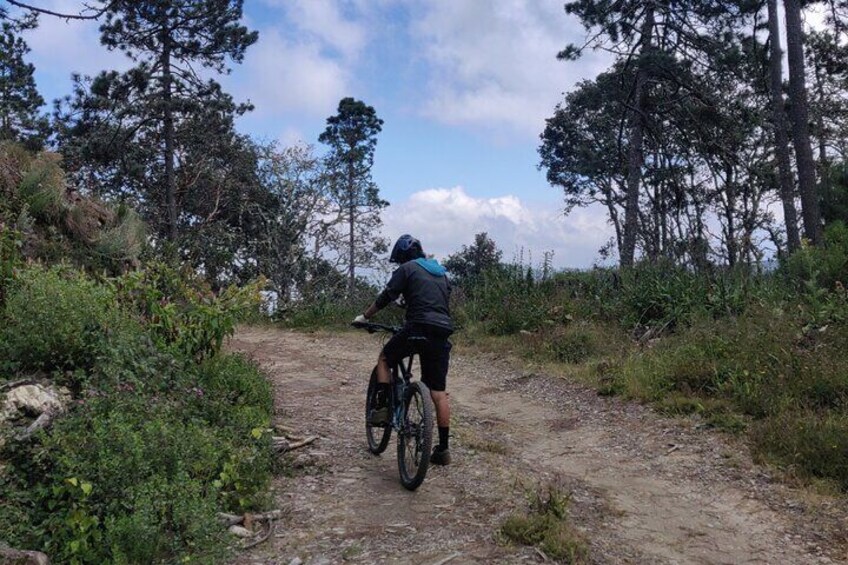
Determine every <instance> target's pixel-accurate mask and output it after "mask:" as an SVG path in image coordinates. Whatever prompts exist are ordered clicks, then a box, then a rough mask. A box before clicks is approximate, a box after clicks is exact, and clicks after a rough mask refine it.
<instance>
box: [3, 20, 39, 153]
mask: <svg viewBox="0 0 848 565" xmlns="http://www.w3.org/2000/svg"><path fill="white" fill-rule="evenodd" d="M18 29H19V26H16V25H15V24H13V23H12V22H9V21H4V22H2V27H0V140H6V141H18V142H21V143H24V144H25V145H27V146H29V147H30V148H32V149H38V148H40V147H41V145H42V144H43V142H44V140H45V138H46V132H47V120H46V118H45V117H44V116H42V115H41V114H40V113H39V109H40V108H41V107H42V106H43V105H44V99H43V98H42V97H41V95H40V94H39V93H38V89H37V88H36V85H35V78H34V77H33V74H34V72H35V67H34V66H33V65H32V64H31V63H27V62H26V61H25V60H24V57H25V56H26V54H27V53H29V47H28V46H27V44H26V42H25V41H24V40H23V39H22V38H21V37H20V36H19V35H18Z"/></svg>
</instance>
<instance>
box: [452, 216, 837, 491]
mask: <svg viewBox="0 0 848 565" xmlns="http://www.w3.org/2000/svg"><path fill="white" fill-rule="evenodd" d="M834 233H835V234H836V235H833V234H834ZM831 235H832V237H837V236H838V237H837V239H836V240H835V241H834V242H831V245H832V246H836V248H835V249H833V250H828V249H816V250H809V251H805V252H803V253H805V254H809V255H810V256H809V257H807V256H806V255H803V256H802V255H799V256H798V257H797V258H793V261H792V262H791V263H790V264H789V265H788V266H787V267H786V269H784V270H781V271H778V272H777V273H772V274H768V275H761V276H755V275H745V274H741V273H737V272H729V273H717V274H712V275H702V274H695V273H691V272H687V271H681V270H680V269H677V268H675V267H673V266H665V267H664V266H640V267H637V268H636V269H634V270H633V271H630V272H628V273H624V274H616V273H613V272H611V271H593V272H584V273H562V274H559V275H556V276H555V277H553V278H552V279H550V280H547V281H542V282H536V283H531V282H528V280H527V279H526V278H521V279H514V280H511V281H510V280H498V281H497V284H493V283H492V282H491V281H489V283H487V284H488V286H486V287H485V288H484V289H483V290H482V291H476V290H472V291H470V292H466V293H463V295H464V298H463V300H464V302H462V303H459V304H457V305H456V306H455V309H458V315H457V317H458V318H460V319H463V320H464V321H465V322H464V323H465V328H464V330H463V331H462V332H460V333H459V334H458V335H457V336H456V339H455V341H456V342H457V343H458V344H459V345H460V346H461V347H465V348H471V349H474V350H476V351H483V352H487V353H489V354H492V355H496V356H503V355H515V356H517V357H520V358H522V359H524V360H525V361H527V362H528V363H530V364H533V365H534V368H533V370H539V369H540V370H542V371H545V372H548V373H549V374H555V375H560V376H563V377H565V378H571V379H576V380H579V381H581V382H584V383H587V384H589V385H591V386H594V387H596V389H597V391H598V393H599V394H601V395H606V396H613V395H619V396H622V397H624V398H627V399H632V400H636V401H639V402H644V403H648V404H651V405H653V406H654V407H655V408H656V409H657V411H658V412H660V413H661V414H664V415H667V416H670V417H684V418H694V419H696V420H698V421H700V422H703V423H705V424H707V425H708V426H710V427H713V428H715V429H718V430H721V431H723V432H727V433H731V434H734V435H738V436H739V437H740V438H742V439H743V440H744V441H747V442H748V443H749V444H750V445H751V447H752V450H753V452H754V454H755V456H756V457H758V458H759V459H760V460H762V461H765V462H768V463H769V464H771V465H773V466H776V467H779V468H781V469H783V470H785V472H786V473H788V474H791V475H792V476H793V477H798V478H803V477H805V478H806V479H807V480H809V481H811V482H815V481H831V482H833V483H834V484H837V485H840V488H842V490H843V491H844V492H848V463H846V461H845V456H844V454H845V453H847V452H848V449H846V448H845V447H844V443H843V441H842V439H841V438H842V437H843V436H848V434H845V433H844V432H845V430H846V428H845V426H846V424H845V422H846V421H848V291H846V290H845V288H844V286H843V285H842V284H840V283H839V282H838V281H840V280H848V266H846V265H848V262H846V261H843V260H842V258H843V256H848V253H845V252H843V251H842V250H840V249H839V246H841V245H843V244H844V246H845V247H848V232H846V230H844V229H841V228H840V229H836V230H831ZM817 268H821V269H824V271H822V272H819V271H817ZM840 269H842V270H840ZM843 271H844V272H843ZM822 281H824V282H822ZM834 281H837V282H834ZM822 285H824V286H822ZM828 285H830V286H828ZM499 293H500V294H499ZM519 320H523V321H520V322H519Z"/></svg>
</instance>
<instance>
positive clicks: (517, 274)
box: [464, 266, 552, 335]
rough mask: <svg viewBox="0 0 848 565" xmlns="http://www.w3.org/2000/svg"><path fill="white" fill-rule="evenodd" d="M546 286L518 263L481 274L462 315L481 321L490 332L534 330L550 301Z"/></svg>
mask: <svg viewBox="0 0 848 565" xmlns="http://www.w3.org/2000/svg"><path fill="white" fill-rule="evenodd" d="M549 296H550V294H549V292H548V288H546V287H545V286H544V285H542V284H540V283H536V282H535V281H533V280H532V278H528V277H526V276H525V273H524V272H523V270H522V269H521V267H520V266H513V267H512V268H499V269H495V270H489V271H486V272H485V273H483V277H482V280H481V281H479V282H478V283H477V284H476V285H475V286H474V289H473V293H471V294H470V295H469V298H468V299H467V302H466V303H465V304H464V309H465V313H464V315H466V316H468V318H470V319H472V320H476V321H479V322H480V323H482V324H483V326H484V327H485V329H486V331H487V332H488V333H490V334H492V335H511V334H515V333H518V332H519V331H521V330H528V331H529V330H535V329H536V328H538V327H540V326H541V325H542V323H543V322H544V321H545V319H546V318H547V313H548V310H549V309H550V307H551V306H552V304H549V301H548V300H547V298H548V297H549Z"/></svg>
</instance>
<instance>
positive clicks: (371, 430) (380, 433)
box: [365, 367, 392, 455]
mask: <svg viewBox="0 0 848 565" xmlns="http://www.w3.org/2000/svg"><path fill="white" fill-rule="evenodd" d="M376 396H377V368H376V367H375V368H374V370H373V371H371V379H370V380H369V381H368V392H367V393H366V395H365V436H366V437H367V438H368V451H370V452H371V453H373V454H374V455H380V454H381V453H383V452H384V451H385V450H386V447H387V446H388V445H389V440H390V439H391V437H392V427H391V426H389V425H387V426H386V427H380V426H372V425H371V424H369V423H368V417H369V416H370V415H371V409H372V408H374V404H375V401H376Z"/></svg>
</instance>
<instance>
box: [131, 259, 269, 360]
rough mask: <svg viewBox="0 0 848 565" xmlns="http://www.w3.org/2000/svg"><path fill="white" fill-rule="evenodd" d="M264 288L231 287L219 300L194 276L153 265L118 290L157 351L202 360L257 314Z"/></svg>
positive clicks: (261, 286) (221, 293) (189, 272)
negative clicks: (238, 327)
mask: <svg viewBox="0 0 848 565" xmlns="http://www.w3.org/2000/svg"><path fill="white" fill-rule="evenodd" d="M264 284H265V282H264V280H259V281H257V282H255V283H253V284H249V285H246V286H243V287H236V286H231V287H228V288H226V289H224V290H223V291H222V292H220V293H219V294H217V295H216V294H215V293H213V292H212V289H211V288H210V287H209V285H208V284H207V283H206V282H205V281H203V280H202V279H200V278H199V277H198V276H197V274H195V273H194V272H192V271H188V270H177V269H174V268H172V267H169V266H168V265H167V264H165V263H151V264H149V265H148V266H147V267H146V268H145V269H144V270H141V271H135V272H132V273H129V274H127V275H125V276H123V277H122V278H120V279H118V280H117V281H116V283H115V285H114V286H115V289H116V291H117V294H118V298H119V300H120V301H121V302H122V303H124V304H127V305H128V306H129V307H130V309H131V310H132V311H133V312H135V313H136V314H138V315H139V316H140V317H141V319H142V320H143V322H144V324H145V327H146V328H147V330H148V332H149V333H150V335H151V336H152V337H153V339H154V341H155V342H156V343H157V344H158V345H159V346H161V347H166V348H174V350H175V351H177V352H179V353H181V354H184V355H186V356H188V357H190V358H194V359H198V360H201V359H203V358H206V357H210V356H213V355H215V354H216V353H217V352H218V351H220V350H221V346H222V344H223V341H224V338H225V337H227V336H229V335H232V333H233V332H234V331H235V328H236V325H237V324H238V322H239V321H240V320H241V319H242V318H244V317H245V316H247V315H249V314H250V313H252V312H255V311H257V310H258V309H259V307H260V304H261V303H262V297H261V294H260V291H261V290H262V288H263V286H264Z"/></svg>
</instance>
